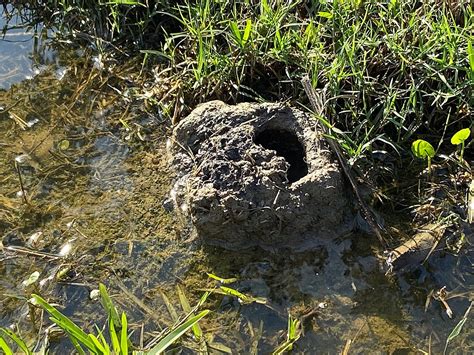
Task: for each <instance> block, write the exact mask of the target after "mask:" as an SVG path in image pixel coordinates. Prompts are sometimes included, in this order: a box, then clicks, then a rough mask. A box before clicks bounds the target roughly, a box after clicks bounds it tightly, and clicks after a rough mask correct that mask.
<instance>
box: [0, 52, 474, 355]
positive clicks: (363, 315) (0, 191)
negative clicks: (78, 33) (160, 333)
mask: <svg viewBox="0 0 474 355" xmlns="http://www.w3.org/2000/svg"><path fill="white" fill-rule="evenodd" d="M30 48H31V47H25V48H20V47H19V49H17V51H13V50H12V51H11V52H9V53H10V56H9V58H10V59H9V60H11V62H12V63H14V62H15V61H16V60H15V58H17V57H18V58H21V57H22V56H25V55H26V57H28V54H27V53H28V51H29V50H30ZM85 53H87V52H85ZM2 55H5V53H4V52H2ZM58 56H60V57H61V58H67V61H66V62H64V60H63V61H61V65H64V64H65V63H66V64H67V65H68V67H69V70H68V72H67V73H66V74H65V77H64V78H62V77H61V78H62V80H60V78H58V76H57V70H58V69H60V67H58V66H57V64H55V63H56V62H54V63H51V64H49V65H47V66H46V67H44V69H43V70H42V71H41V73H40V74H38V75H36V76H35V77H34V78H33V79H31V80H27V81H24V82H22V83H18V82H19V80H21V79H22V78H23V77H22V76H21V75H19V76H16V77H14V78H11V81H9V84H8V87H9V86H10V85H12V84H13V83H17V84H15V85H14V86H13V87H12V89H10V90H8V91H3V92H0V106H2V107H11V108H10V109H9V110H8V111H7V112H3V113H0V149H1V155H0V237H1V238H2V243H3V245H4V247H7V248H5V249H4V250H2V251H1V253H0V262H1V263H0V304H1V307H0V309H1V312H0V325H1V326H13V328H15V329H19V331H20V332H21V334H22V335H23V336H24V337H26V338H27V339H29V340H30V342H32V343H34V340H35V339H36V336H37V334H38V329H37V328H35V326H33V324H35V325H36V326H38V320H33V319H31V313H30V311H29V307H28V305H27V303H26V299H27V298H28V296H29V294H30V293H31V292H36V293H40V294H42V295H43V296H45V297H46V298H48V299H50V300H51V301H54V302H56V303H58V304H60V305H62V306H63V308H61V309H62V311H63V312H64V313H65V314H66V315H68V316H71V317H72V318H73V319H74V320H75V321H77V322H79V323H81V324H83V325H84V326H86V327H90V326H91V325H92V324H93V323H97V324H103V322H104V321H105V312H104V311H102V310H101V307H100V305H99V304H98V302H96V301H93V300H91V299H90V298H89V293H90V291H91V290H93V289H95V288H97V285H98V283H99V282H103V283H105V284H106V285H107V287H108V288H109V290H110V292H111V294H112V297H113V299H114V301H115V302H116V303H117V305H118V306H119V307H120V308H121V309H123V310H125V311H126V313H127V315H128V317H129V323H130V327H131V329H134V330H135V333H134V334H133V335H132V339H133V342H134V343H135V344H139V343H140V333H141V332H142V326H143V334H144V336H143V337H144V340H145V343H146V342H147V340H149V339H150V338H151V337H152V335H153V334H155V333H154V332H155V331H157V330H160V329H161V328H163V327H164V326H166V325H169V324H171V323H172V318H171V317H170V314H169V312H168V311H167V309H166V304H165V302H164V301H163V297H162V292H164V293H166V295H168V297H169V298H170V300H171V303H173V304H174V306H175V307H176V308H177V309H178V310H179V308H180V306H179V302H178V298H177V296H176V290H175V285H176V284H180V285H182V286H183V287H184V288H185V289H186V292H187V294H188V296H189V298H190V300H192V302H193V303H194V302H195V301H196V300H197V298H199V296H200V295H201V294H202V292H203V291H200V289H203V288H207V287H210V285H211V283H210V281H209V280H208V278H207V276H206V274H205V273H206V272H211V273H214V274H217V275H219V276H222V277H237V278H238V279H239V281H237V282H236V283H235V284H233V285H232V287H234V288H236V289H238V290H239V291H241V292H244V293H247V294H250V295H253V296H260V297H265V298H266V299H267V300H268V303H267V304H266V305H262V304H255V303H254V304H250V305H245V304H244V305H242V304H240V303H239V302H238V301H237V299H235V298H230V297H227V296H225V297H223V296H220V295H214V296H211V299H210V304H209V305H208V306H209V308H211V309H212V310H214V312H213V313H212V315H211V316H210V317H208V318H206V319H204V320H203V321H202V323H201V325H202V327H203V330H204V332H205V333H207V334H212V335H213V336H214V340H215V341H218V342H220V343H222V344H225V345H226V346H228V347H230V348H231V349H233V350H234V352H235V353H250V352H251V351H252V349H254V348H258V353H262V354H264V353H270V352H271V351H272V350H273V349H274V348H275V347H276V346H277V345H278V344H279V343H281V342H283V341H284V339H285V336H286V335H285V333H286V326H287V315H288V312H289V311H291V312H292V314H294V315H297V316H303V318H304V321H303V324H304V336H303V337H302V338H301V339H300V340H299V341H298V342H297V343H296V346H295V353H308V354H314V353H330V354H332V353H341V352H342V351H343V349H344V347H345V346H349V345H350V350H349V353H351V354H352V353H367V352H370V353H390V354H392V353H394V354H407V353H416V352H417V349H422V350H424V351H428V349H429V347H430V346H431V350H432V352H433V353H440V352H442V350H443V348H444V346H445V341H446V338H447V337H448V335H449V334H450V332H451V331H452V329H453V328H454V327H455V326H456V324H457V323H458V322H459V321H460V320H461V319H462V316H463V314H464V312H465V310H466V309H467V308H468V306H469V303H470V302H471V301H472V297H473V296H472V295H473V286H472V285H473V268H472V266H473V264H472V260H473V248H472V245H467V246H464V248H463V249H462V250H461V251H459V253H458V254H456V255H454V254H452V253H448V252H444V253H438V254H436V256H435V257H433V258H432V259H431V260H430V262H429V263H428V264H427V265H424V266H421V265H415V266H414V267H412V268H409V269H407V270H405V271H404V272H402V273H400V274H398V275H391V276H386V275H385V272H384V270H382V267H381V264H382V262H381V261H380V260H379V258H378V257H376V255H381V254H382V252H383V251H382V250H380V249H379V248H378V247H377V239H376V238H375V237H373V236H369V235H365V234H361V233H358V232H354V233H351V234H349V235H347V236H344V237H340V238H336V239H335V240H332V241H321V242H320V243H319V245H316V246H315V247H314V248H313V249H312V250H311V251H306V252H300V253H295V252H291V251H290V250H277V251H274V252H269V251H262V250H260V249H258V248H255V249H251V250H245V251H240V252H231V251H226V250H222V249H219V248H216V247H210V246H202V245H200V243H199V241H198V240H196V239H193V238H192V237H190V235H189V233H187V226H186V223H184V222H183V221H180V220H178V218H177V217H176V216H175V215H174V214H173V212H172V211H168V210H167V209H166V208H165V206H164V204H163V202H164V201H165V200H166V198H167V197H168V193H169V189H170V186H171V182H172V179H173V174H172V172H171V171H170V169H169V167H168V164H167V153H166V149H165V141H166V138H167V137H168V136H169V126H168V124H167V123H165V122H163V121H162V118H161V117H160V116H159V115H152V114H149V113H148V112H147V110H146V109H145V108H144V107H143V105H142V104H141V102H138V103H134V102H130V101H129V100H128V99H127V98H126V97H123V96H121V95H117V93H116V91H115V90H113V89H110V87H107V86H106V85H103V82H104V80H105V81H106V82H107V83H109V84H110V85H111V86H114V85H117V81H119V82H120V80H121V79H118V78H117V77H113V75H112V74H110V73H104V72H101V71H100V70H99V69H98V68H94V66H93V59H92V58H93V56H94V53H90V54H88V56H87V55H84V56H82V57H81V58H78V57H77V56H76V55H74V54H70V53H62V54H58ZM31 65H32V64H31V62H29V64H28V65H26V67H28V68H29V67H31ZM24 74H25V73H24ZM87 76H88V79H87V80H88V81H87V83H88V84H87V85H86V86H87V88H85V89H84V88H82V89H81V91H79V90H78V88H79V87H81V84H83V83H84V80H85V79H84V78H85V77H87ZM108 76H110V77H113V78H112V79H109V78H108ZM9 80H10V79H9ZM12 105H14V106H13V107H12ZM18 118H19V119H18ZM22 121H24V122H25V123H27V124H26V126H25V125H23V124H22ZM123 122H126V123H127V124H123ZM28 123H30V124H28ZM20 180H21V183H20ZM386 217H387V224H390V223H391V222H390V221H391V219H390V218H388V217H390V216H389V215H388V214H387V215H386ZM397 218H398V219H402V220H405V221H407V220H409V216H408V215H405V214H403V213H399V215H397ZM471 242H472V238H471ZM34 271H39V272H40V278H39V283H36V284H34V285H31V286H27V287H25V286H24V285H23V284H22V281H23V280H25V279H27V278H28V277H29V275H31V274H32V273H33V272H34ZM443 286H447V289H448V290H449V291H450V292H451V293H450V294H451V295H452V296H456V295H457V296H458V297H454V298H451V299H449V300H448V303H449V305H450V307H451V308H452V310H453V312H454V317H453V319H450V318H449V317H448V316H447V314H446V312H445V310H444V308H443V306H442V304H441V303H440V302H438V301H436V300H433V299H432V300H431V302H430V304H429V305H428V306H427V307H426V311H425V306H426V300H427V298H428V295H429V293H430V292H431V291H433V290H439V289H440V288H441V287H443ZM260 324H262V334H261V336H258V329H259V327H260ZM472 329H473V327H472V317H470V318H469V319H468V321H467V322H466V323H465V325H464V329H463V331H462V332H461V334H460V335H459V336H458V337H457V338H456V339H454V340H453V341H452V343H451V344H450V346H449V348H448V349H449V351H448V352H451V353H472V351H473V348H474V344H473V330H472ZM191 344H192V341H191V340H187V341H186V342H185V345H187V346H192V345H191ZM348 344H349V345H348ZM194 347H195V346H194ZM51 351H52V353H57V354H61V353H65V352H69V351H71V346H70V343H69V341H68V340H67V339H65V338H64V337H63V338H58V339H56V340H55V341H53V342H52V343H51ZM183 351H184V352H185V353H186V352H189V350H185V349H184V350H183Z"/></svg>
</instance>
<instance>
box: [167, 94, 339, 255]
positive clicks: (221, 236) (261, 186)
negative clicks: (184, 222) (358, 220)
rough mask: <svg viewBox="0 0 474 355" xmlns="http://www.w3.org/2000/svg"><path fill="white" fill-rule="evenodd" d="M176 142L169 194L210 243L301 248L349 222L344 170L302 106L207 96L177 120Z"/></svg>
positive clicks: (224, 245)
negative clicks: (174, 176)
mask: <svg viewBox="0 0 474 355" xmlns="http://www.w3.org/2000/svg"><path fill="white" fill-rule="evenodd" d="M172 142H173V143H172V145H171V148H170V150H171V154H172V164H173V166H174V168H175V169H176V172H177V174H178V178H177V180H176V182H175V186H174V188H173V191H172V198H173V199H174V202H175V204H176V205H177V206H178V207H179V208H178V211H179V213H181V214H184V215H186V216H187V217H190V218H191V222H192V224H193V226H194V227H195V230H196V232H197V233H198V235H199V236H200V237H201V238H202V239H203V240H204V241H205V242H207V243H211V244H215V245H220V246H222V247H225V248H230V249H239V248H246V247H251V246H254V245H260V246H263V247H270V246H271V247H285V246H289V247H301V245H302V243H305V242H307V241H310V240H314V239H315V238H320V237H327V236H334V235H337V234H339V233H340V232H341V230H342V228H341V226H342V225H345V223H344V221H345V219H346V218H345V217H346V216H347V210H348V207H347V206H348V204H347V200H346V197H345V194H344V188H343V183H342V178H341V173H340V171H339V168H338V166H337V164H335V163H334V162H333V160H332V159H331V155H330V153H329V151H328V149H327V147H326V144H325V142H324V141H323V140H322V139H321V137H320V135H318V132H317V129H316V124H315V122H314V121H312V120H311V119H310V118H309V117H308V116H307V115H305V114H304V113H303V112H301V111H299V110H296V109H293V108H289V107H285V106H282V105H280V104H254V103H242V104H239V105H236V106H230V105H226V104H224V103H223V102H220V101H212V102H208V103H206V104H203V105H201V106H199V107H198V108H196V109H195V110H194V111H193V112H191V114H190V115H189V116H188V117H186V118H185V119H184V120H183V121H181V122H180V123H179V124H178V125H177V126H176V128H175V129H174V132H173V140H172Z"/></svg>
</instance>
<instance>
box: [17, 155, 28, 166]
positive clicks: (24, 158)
mask: <svg viewBox="0 0 474 355" xmlns="http://www.w3.org/2000/svg"><path fill="white" fill-rule="evenodd" d="M28 159H30V156H29V155H28V154H21V155H18V156H17V157H15V161H16V162H17V163H18V164H22V163H24V162H26V161H27V160H28Z"/></svg>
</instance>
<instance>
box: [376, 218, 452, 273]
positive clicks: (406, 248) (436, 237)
mask: <svg viewBox="0 0 474 355" xmlns="http://www.w3.org/2000/svg"><path fill="white" fill-rule="evenodd" d="M445 229H446V228H445V226H441V225H435V224H428V225H426V226H425V227H424V228H423V229H421V230H420V232H419V233H417V234H415V235H414V236H413V237H412V238H410V239H408V240H407V241H406V242H404V243H403V244H401V245H400V246H398V247H397V248H395V249H393V250H392V251H390V252H388V253H387V258H386V261H385V262H386V265H387V267H388V270H387V273H390V272H392V271H394V270H401V269H403V268H405V267H407V266H410V265H417V264H419V263H421V262H424V261H426V260H427V259H428V257H429V256H430V255H431V253H432V252H433V250H434V249H435V248H436V246H437V245H438V243H439V241H440V240H441V237H442V236H443V234H444V231H445Z"/></svg>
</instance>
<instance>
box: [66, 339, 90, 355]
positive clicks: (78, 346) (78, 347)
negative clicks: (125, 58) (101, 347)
mask: <svg viewBox="0 0 474 355" xmlns="http://www.w3.org/2000/svg"><path fill="white" fill-rule="evenodd" d="M69 339H70V340H71V343H72V345H74V348H75V349H76V350H77V353H78V354H79V355H86V353H85V352H84V349H83V348H82V346H81V344H79V342H78V341H77V339H76V338H74V337H72V336H70V337H69Z"/></svg>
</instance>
